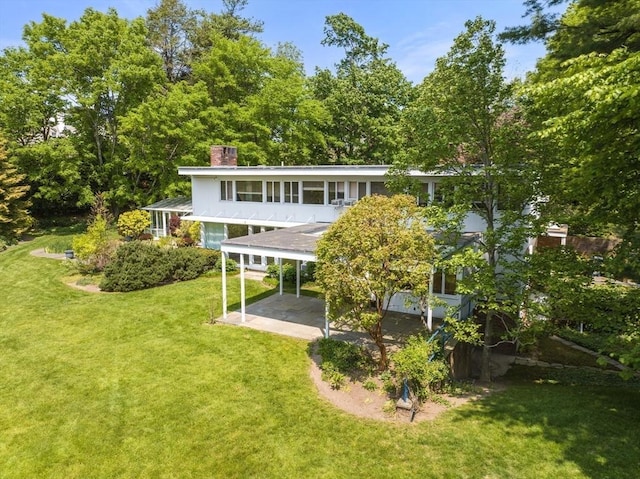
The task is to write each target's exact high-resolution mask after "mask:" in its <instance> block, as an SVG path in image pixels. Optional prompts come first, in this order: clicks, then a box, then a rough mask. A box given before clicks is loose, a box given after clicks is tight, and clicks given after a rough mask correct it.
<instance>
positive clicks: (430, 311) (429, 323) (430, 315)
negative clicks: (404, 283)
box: [427, 271, 434, 331]
mask: <svg viewBox="0 0 640 479" xmlns="http://www.w3.org/2000/svg"><path fill="white" fill-rule="evenodd" d="M433 274H434V273H433V271H431V277H430V278H429V302H428V304H427V329H428V330H429V331H433V308H432V307H431V298H433Z"/></svg>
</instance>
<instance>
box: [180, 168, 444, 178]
mask: <svg viewBox="0 0 640 479" xmlns="http://www.w3.org/2000/svg"><path fill="white" fill-rule="evenodd" d="M390 169H391V167H390V166H389V165H316V166H264V165H262V166H182V167H180V168H178V173H179V174H180V175H185V176H209V177H211V176H267V177H268V176H274V177H277V176H314V175H322V176H325V177H345V176H358V177H372V178H380V179H382V180H384V178H385V175H386V174H387V173H388V172H389V170H390ZM451 174H452V173H450V172H424V171H420V170H416V169H412V170H409V175H410V176H413V177H426V176H450V175H451Z"/></svg>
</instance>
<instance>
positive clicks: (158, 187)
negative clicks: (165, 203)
mask: <svg viewBox="0 0 640 479" xmlns="http://www.w3.org/2000/svg"><path fill="white" fill-rule="evenodd" d="M220 128H222V121H221V119H220V118H219V113H217V112H215V111H213V106H212V102H211V100H210V98H209V94H208V92H207V88H206V86H205V84H204V83H200V82H199V83H196V84H195V85H189V84H187V83H186V82H179V83H175V84H171V85H169V86H167V87H160V86H159V87H157V88H156V89H155V91H154V92H153V93H152V94H151V95H150V96H149V97H148V98H147V99H146V100H145V101H144V102H143V103H141V104H140V105H138V106H137V107H135V108H133V109H132V110H130V111H129V112H128V113H127V114H126V115H124V116H123V117H121V119H120V142H121V143H122V145H123V146H124V148H125V149H126V151H127V157H126V159H125V160H124V161H123V169H124V171H125V172H126V177H127V180H128V181H127V183H126V186H124V188H126V192H127V196H129V197H130V198H131V199H132V200H133V202H134V203H135V204H136V205H144V204H148V203H149V202H153V201H157V200H159V199H162V198H166V197H173V196H178V195H184V194H190V191H191V189H190V185H189V182H188V180H186V179H184V178H182V177H179V176H178V166H189V165H192V166H197V165H201V164H203V163H204V161H203V160H204V159H206V158H207V157H208V152H209V148H210V144H211V136H210V135H211V132H212V131H219V129H220Z"/></svg>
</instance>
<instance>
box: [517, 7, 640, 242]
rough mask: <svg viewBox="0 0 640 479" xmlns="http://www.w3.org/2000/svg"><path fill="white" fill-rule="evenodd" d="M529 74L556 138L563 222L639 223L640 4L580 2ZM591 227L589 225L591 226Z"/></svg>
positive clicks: (538, 115) (544, 129) (622, 229)
mask: <svg viewBox="0 0 640 479" xmlns="http://www.w3.org/2000/svg"><path fill="white" fill-rule="evenodd" d="M559 25H560V26H559V27H558V29H557V31H556V33H555V34H554V35H553V36H551V37H550V38H549V40H548V42H547V47H548V54H547V56H546V57H545V58H543V59H542V60H541V61H540V62H539V63H538V67H537V71H536V72H535V74H533V75H532V76H531V77H530V78H529V82H528V88H527V92H526V93H527V95H528V97H529V99H530V102H531V109H530V110H531V112H532V115H531V119H532V121H536V122H537V124H538V128H539V129H540V135H541V136H543V137H545V138H547V139H548V140H549V141H551V142H553V144H554V150H555V154H554V155H553V156H551V157H550V158H549V162H550V163H551V164H552V165H554V166H555V167H556V171H557V175H556V178H557V180H558V182H557V185H556V187H555V193H556V194H555V195H554V196H553V197H552V199H554V200H555V201H556V202H557V203H558V206H559V210H560V211H561V212H564V213H566V212H569V213H571V215H570V216H568V215H566V214H565V215H563V216H559V218H560V220H563V221H567V222H569V223H570V224H573V225H576V226H578V227H580V226H582V228H580V229H578V231H581V230H582V232H589V228H590V229H591V232H596V231H598V230H600V231H602V230H603V229H604V230H606V229H607V228H608V227H609V225H614V228H615V229H617V230H618V232H619V233H620V234H623V235H624V234H633V233H634V232H635V231H637V229H638V226H639V225H640V216H639V213H638V212H640V177H639V176H638V171H640V131H639V130H638V125H639V124H640V113H639V112H640V108H639V106H640V1H639V0H625V1H616V2H596V1H594V0H579V1H574V2H573V3H572V4H571V5H570V6H569V8H568V10H567V12H566V13H565V14H564V15H563V17H562V18H561V20H560V22H559ZM587 225H589V226H587Z"/></svg>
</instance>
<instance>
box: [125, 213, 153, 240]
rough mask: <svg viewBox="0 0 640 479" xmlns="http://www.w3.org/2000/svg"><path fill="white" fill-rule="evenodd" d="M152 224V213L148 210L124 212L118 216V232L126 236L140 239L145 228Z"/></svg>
mask: <svg viewBox="0 0 640 479" xmlns="http://www.w3.org/2000/svg"><path fill="white" fill-rule="evenodd" d="M150 226H151V215H150V214H149V212H148V211H143V210H134V211H127V212H126V213H122V214H121V215H120V217H119V218H118V233H119V234H120V235H121V236H124V237H125V238H127V237H131V238H134V239H138V238H139V237H140V235H141V234H142V233H144V230H146V229H147V228H149V227H150Z"/></svg>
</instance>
